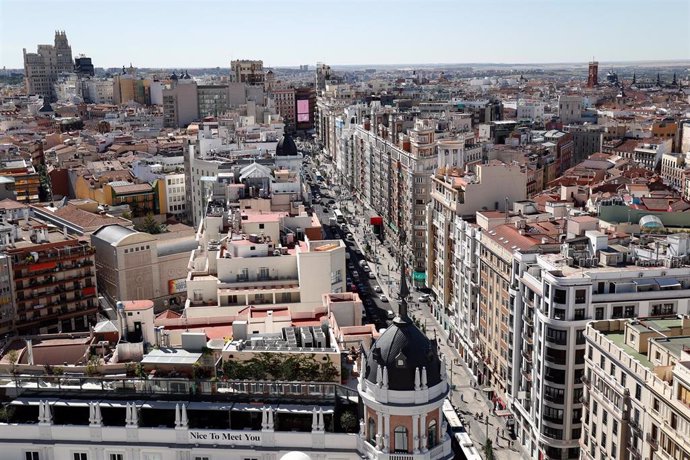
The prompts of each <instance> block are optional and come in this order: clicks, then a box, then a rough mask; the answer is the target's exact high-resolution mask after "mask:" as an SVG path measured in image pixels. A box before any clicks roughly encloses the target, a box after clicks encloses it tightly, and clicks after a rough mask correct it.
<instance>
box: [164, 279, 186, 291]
mask: <svg viewBox="0 0 690 460" xmlns="http://www.w3.org/2000/svg"><path fill="white" fill-rule="evenodd" d="M186 291H187V278H179V279H176V280H170V281H168V295H173V294H178V293H180V292H186Z"/></svg>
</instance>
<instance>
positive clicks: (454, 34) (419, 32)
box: [0, 0, 690, 69]
mask: <svg viewBox="0 0 690 460" xmlns="http://www.w3.org/2000/svg"><path fill="white" fill-rule="evenodd" d="M652 5H653V8H650V3H649V2H647V1H643V0H630V1H623V0H608V1H603V0H599V1H596V0H580V1H573V0H561V1H558V2H554V1H550V0H527V1H522V2H515V1H511V0H503V1H501V0H489V1H485V2H479V1H469V2H454V1H452V0H432V1H428V2H420V1H412V0H401V1H393V0H377V1H364V0H352V1H340V2H338V1H335V0H323V1H316V0H288V1H282V2H280V1H275V0H271V1H253V2H248V1H220V0H202V1H199V2H183V1H180V0H170V1H165V0H140V1H133V0H122V1H114V0H91V1H84V0H65V1H50V0H26V1H24V0H0V42H1V47H0V53H1V54H0V67H6V68H9V69H21V68H23V59H22V49H23V48H26V50H27V52H35V51H36V47H37V45H39V44H52V42H53V36H54V31H55V30H64V31H65V32H66V34H67V38H68V40H69V42H70V45H71V46H72V54H73V56H77V55H79V54H85V55H86V56H89V57H91V58H92V60H93V63H94V65H95V66H96V67H101V68H111V67H121V66H123V65H125V66H128V65H129V64H130V62H131V63H132V64H133V65H134V66H135V67H140V68H190V69H191V68H215V67H221V68H227V67H229V66H230V61H231V60H232V59H261V60H263V61H264V65H265V66H266V67H297V66H298V65H300V64H302V65H304V64H309V65H310V66H314V64H315V63H316V62H319V61H320V62H326V63H328V64H329V65H331V66H332V67H339V66H342V67H347V66H356V67H376V66H385V67H391V66H393V67H410V66H433V65H436V66H442V65H445V66H463V65H464V66H471V65H515V66H525V65H527V66H529V65H554V64H566V65H579V64H586V63H587V62H588V61H589V60H591V59H592V57H594V58H595V59H596V60H598V61H599V62H600V63H602V64H615V63H628V62H633V63H634V62H650V61H655V62H659V63H661V62H678V63H679V64H684V62H685V61H690V2H687V1H685V0H659V1H656V2H654V3H653V4H652ZM28 12H31V13H32V15H31V16H28V15H27V13H28ZM660 27H661V29H663V36H659V35H658V34H657V31H658V30H660Z"/></svg>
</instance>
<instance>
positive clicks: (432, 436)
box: [426, 420, 438, 449]
mask: <svg viewBox="0 0 690 460" xmlns="http://www.w3.org/2000/svg"><path fill="white" fill-rule="evenodd" d="M437 431H438V429H437V425H436V420H432V421H431V422H429V430H428V431H427V433H426V441H427V442H426V443H427V447H428V448H429V449H431V448H432V447H434V446H436V440H437V439H438V433H437Z"/></svg>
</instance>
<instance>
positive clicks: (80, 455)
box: [73, 452, 88, 460]
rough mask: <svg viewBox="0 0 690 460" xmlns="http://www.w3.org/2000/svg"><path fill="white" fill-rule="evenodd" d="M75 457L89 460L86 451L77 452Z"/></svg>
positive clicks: (75, 459)
mask: <svg viewBox="0 0 690 460" xmlns="http://www.w3.org/2000/svg"><path fill="white" fill-rule="evenodd" d="M73 458H74V460H88V456H87V455H86V452H75V453H74V455H73Z"/></svg>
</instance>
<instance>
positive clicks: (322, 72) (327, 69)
mask: <svg viewBox="0 0 690 460" xmlns="http://www.w3.org/2000/svg"><path fill="white" fill-rule="evenodd" d="M330 79H331V66H329V65H327V64H324V63H323V62H319V63H317V64H316V91H317V92H319V91H323V90H325V89H326V82H327V81H328V80H330Z"/></svg>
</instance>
